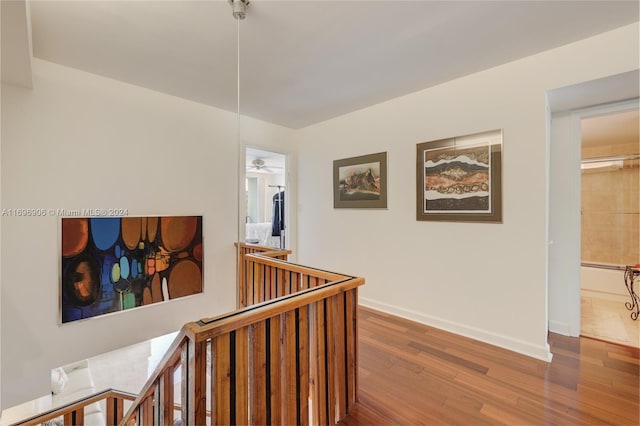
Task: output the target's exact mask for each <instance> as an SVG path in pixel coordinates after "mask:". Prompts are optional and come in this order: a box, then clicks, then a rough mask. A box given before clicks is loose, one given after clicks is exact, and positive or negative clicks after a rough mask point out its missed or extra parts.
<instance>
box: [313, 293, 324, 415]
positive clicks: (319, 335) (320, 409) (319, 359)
mask: <svg viewBox="0 0 640 426" xmlns="http://www.w3.org/2000/svg"><path fill="white" fill-rule="evenodd" d="M312 306H313V308H312V315H311V318H312V320H313V321H315V323H314V324H312V325H311V327H310V329H311V330H312V331H313V336H312V339H313V340H312V341H314V342H315V347H313V346H312V351H311V353H312V355H313V356H312V357H311V367H312V371H313V372H314V378H313V381H312V382H313V384H314V386H313V389H314V395H313V396H314V398H312V401H313V409H314V413H315V416H314V417H315V421H314V423H315V424H319V425H326V424H327V423H328V419H327V414H328V413H327V405H328V402H327V369H326V367H327V364H326V357H327V353H326V334H325V330H326V325H325V310H324V301H323V300H320V301H318V302H315V303H313V305H312ZM314 317H315V318H314Z"/></svg>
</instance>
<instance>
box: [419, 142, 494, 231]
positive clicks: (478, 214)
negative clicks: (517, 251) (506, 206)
mask: <svg viewBox="0 0 640 426" xmlns="http://www.w3.org/2000/svg"><path fill="white" fill-rule="evenodd" d="M416 157H417V162H416V163H417V170H416V171H417V175H416V188H417V191H416V204H417V211H416V218H417V220H431V221H456V222H496V223H501V222H502V130H492V131H489V132H482V133H475V134H472V135H466V136H459V137H454V138H448V139H440V140H436V141H431V142H423V143H419V144H418V145H417V156H416Z"/></svg>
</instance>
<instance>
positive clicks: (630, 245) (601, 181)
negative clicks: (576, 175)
mask: <svg viewBox="0 0 640 426" xmlns="http://www.w3.org/2000/svg"><path fill="white" fill-rule="evenodd" d="M638 152H640V142H633V143H628V144H616V145H608V146H600V147H597V148H596V147H594V148H584V149H583V150H582V158H583V159H588V158H597V157H610V156H617V155H625V154H637V153H638ZM639 163H640V161H639V160H637V159H636V160H630V161H625V162H624V167H623V168H621V169H596V170H589V171H583V172H582V261H583V262H589V263H598V264H607V265H634V264H636V263H639V262H640V198H639V194H640V173H639V170H640V169H639V167H638V166H639Z"/></svg>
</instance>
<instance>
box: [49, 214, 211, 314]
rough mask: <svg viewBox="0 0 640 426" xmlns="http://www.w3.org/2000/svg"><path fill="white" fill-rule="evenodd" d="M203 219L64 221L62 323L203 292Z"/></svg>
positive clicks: (101, 218)
mask: <svg viewBox="0 0 640 426" xmlns="http://www.w3.org/2000/svg"><path fill="white" fill-rule="evenodd" d="M202 255H203V250H202V216H162V217H158V216H150V217H91V218H86V217H72V218H63V219H62V272H61V304H62V306H61V314H62V323H67V322H71V321H77V320H80V319H84V318H91V317H95V316H98V315H104V314H108V313H112V312H118V311H124V310H128V309H133V308H137V307H139V306H143V305H150V304H153V303H158V302H163V301H168V300H172V299H177V298H180V297H184V296H189V295H193V294H197V293H201V292H202V284H203V276H202V259H203V257H202Z"/></svg>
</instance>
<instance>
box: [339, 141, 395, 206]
mask: <svg viewBox="0 0 640 426" xmlns="http://www.w3.org/2000/svg"><path fill="white" fill-rule="evenodd" d="M333 207H334V208H336V209H339V208H370V209H371V208H373V209H386V208H387V153H386V152H380V153H377V154H369V155H362V156H360V157H351V158H344V159H342V160H335V161H334V162H333Z"/></svg>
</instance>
